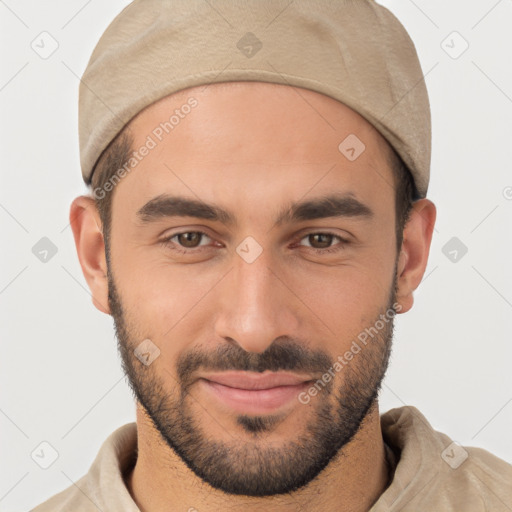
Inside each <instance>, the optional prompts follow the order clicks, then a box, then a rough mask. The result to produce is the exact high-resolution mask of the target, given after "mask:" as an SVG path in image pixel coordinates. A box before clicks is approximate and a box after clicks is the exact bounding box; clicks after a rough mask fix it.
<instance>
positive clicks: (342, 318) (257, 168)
mask: <svg viewBox="0 0 512 512" xmlns="http://www.w3.org/2000/svg"><path fill="white" fill-rule="evenodd" d="M190 98H194V100H195V102H196V104H195V106H194V107H192V108H188V109H187V108H182V106H183V105H185V104H187V101H188V104H189V105H191V104H192V103H191V100H190ZM176 109H178V110H179V111H180V113H181V115H179V116H178V117H179V121H178V122H177V123H176V124H175V125H174V126H173V128H172V131H171V129H169V127H167V128H168V130H169V133H166V131H165V130H163V129H162V125H161V124H160V123H163V122H165V121H168V120H169V118H170V116H171V115H172V114H173V112H174V111H175V110H176ZM158 127H160V130H158ZM130 128H131V134H132V136H133V138H134V149H136V148H140V147H141V146H143V145H145V144H146V145H147V144H148V141H149V139H148V136H150V138H151V139H152V140H153V141H154V142H155V146H154V147H152V148H151V149H150V150H149V151H148V153H147V155H146V156H145V157H144V158H143V159H141V161H140V162H138V163H137V165H136V167H134V168H133V170H131V171H130V172H129V173H128V174H126V175H125V176H124V177H123V178H122V180H121V181H120V182H119V184H117V185H116V188H115V190H114V196H113V208H112V222H111V237H110V251H109V256H110V258H109V261H110V262H109V268H108V284H109V306H110V311H111V313H112V315H113V317H114V320H115V325H116V330H117V335H118V341H119V347H120V352H121V356H122V361H123V367H124V370H125V372H126V373H127V375H128V378H129V381H130V385H131V387H132V389H133V391H134V393H135V395H136V397H137V399H138V401H139V402H140V404H141V405H142V407H143V408H144V409H145V412H146V413H147V415H148V416H149V418H151V420H152V422H153V424H154V426H155V427H156V429H157V430H158V431H159V433H160V434H161V436H162V439H163V440H164V441H165V442H166V443H167V445H168V446H169V447H170V448H171V449H172V450H174V451H175V452H176V453H177V454H178V455H179V456H180V457H181V458H182V459H183V461H184V462H185V463H186V464H187V466H188V467H189V468H190V469H191V470H192V471H193V472H194V473H195V474H196V475H197V476H199V477H200V478H202V479H203V480H204V481H206V482H208V483H209V484H210V485H212V486H213V487H215V488H218V489H221V490H223V491H225V492H226V493H231V494H243V495H250V496H268V495H274V494H280V493H287V492H290V491H292V490H295V489H297V488H299V487H301V486H304V485H306V484H307V483H308V482H310V481H311V480H312V479H313V478H315V477H316V476H317V475H318V474H319V473H320V472H321V471H322V469H324V468H325V467H326V465H327V464H328V463H329V462H330V461H331V460H333V459H335V458H336V457H339V456H340V453H341V452H342V449H343V447H344V446H345V445H346V444H347V443H348V442H349V441H350V440H351V439H352V438H353V437H354V435H355V434H356V432H357V431H358V429H359V427H360V425H361V423H362V421H363V420H364V418H365V417H366V416H367V414H368V412H369V410H370V408H371V406H372V405H373V404H374V402H375V400H376V397H377V393H378V390H379V387H380V384H381V380H382V378H383V376H384V373H385V371H386V367H387V363H388V358H389V353H390V347H391V339H392V332H393V316H394V313H395V310H397V311H399V310H400V305H397V303H396V289H395V286H396V265H397V254H396V247H395V244H396V239H395V203H394V188H393V177H392V172H391V170H390V169H389V167H388V163H387V158H386V155H387V150H388V148H387V146H386V142H385V141H384V139H383V138H382V137H381V136H380V135H379V134H378V133H377V132H376V131H375V130H374V129H373V128H372V126H371V125H369V123H367V122H366V121H365V120H364V119H363V118H362V117H361V116H359V115H358V114H357V113H355V112H354V111H352V110H351V109H349V108H348V107H346V106H345V105H343V104H341V103H339V102H337V101H335V100H333V99H331V98H328V97H326V96H323V95H320V94H318V93H314V92H312V91H309V90H305V89H296V88H291V87H287V86H280V85H275V84H265V83H254V82H244V83H227V84H215V85H210V86H208V87H207V88H206V89H205V88H204V87H198V88H194V89H189V90H186V91H182V92H180V93H179V94H176V95H173V96H170V97H168V98H166V99H164V100H162V101H159V102H157V103H155V104H154V105H152V106H151V107H149V108H148V109H146V110H144V111H143V112H142V113H141V114H139V115H138V116H137V118H136V119H135V120H134V121H133V122H132V123H131V125H130ZM157 134H159V136H157ZM350 134H352V136H354V135H355V136H356V137H357V139H359V141H361V142H362V143H363V144H364V151H362V152H360V149H361V148H362V147H363V146H362V145H356V146H354V142H353V141H354V140H356V139H354V138H352V144H349V146H350V147H352V146H353V147H355V151H354V152H352V151H350V150H349V151H348V153H347V151H345V152H342V151H340V149H339V145H340V143H342V141H344V140H345V139H346V138H347V136H349V135H350ZM159 138H161V140H159ZM349 140H350V139H349ZM358 144H359V143H358ZM149 145H151V146H152V144H151V143H150V144H149ZM343 147H345V146H343ZM345 149H346V147H345ZM359 153H360V154H359ZM354 154H355V155H356V158H355V159H354V158H353V157H354ZM347 155H348V156H350V158H347ZM145 340H146V341H145ZM148 340H150V341H148ZM141 344H142V345H141ZM158 351H159V352H158ZM139 352H143V356H142V359H143V362H141V360H140V359H139V358H138V357H137V353H139ZM156 355H157V357H156V358H155V356H156ZM148 363H150V364H148ZM269 376H270V377H269ZM271 378H277V379H281V380H271ZM223 379H224V380H223ZM241 388H243V389H241Z"/></svg>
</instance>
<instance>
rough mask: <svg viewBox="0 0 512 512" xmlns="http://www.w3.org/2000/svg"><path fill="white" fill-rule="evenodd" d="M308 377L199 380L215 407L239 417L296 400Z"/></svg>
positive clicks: (232, 375) (236, 375)
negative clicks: (219, 405) (238, 414)
mask: <svg viewBox="0 0 512 512" xmlns="http://www.w3.org/2000/svg"><path fill="white" fill-rule="evenodd" d="M312 380H313V379H312V378H311V376H308V375H303V376H300V375H297V374H293V373H287V372H275V373H263V374H261V373H256V372H222V373H216V374H209V375H206V376H203V377H201V378H200V379H199V383H200V385H201V387H202V388H203V389H204V390H205V391H206V392H207V393H208V394H209V396H210V397H211V398H213V399H214V401H216V402H217V403H220V404H221V405H223V406H224V407H227V408H228V409H230V410H234V411H235V412H239V413H253V414H265V413H271V412H275V411H276V410H277V409H280V408H282V407H284V406H285V405H288V404H289V403H290V402H293V401H294V400H295V401H296V402H297V404H298V403H299V402H298V400H297V397H298V395H299V394H300V393H301V392H302V391H304V389H306V388H307V387H308V386H310V384H311V382H312Z"/></svg>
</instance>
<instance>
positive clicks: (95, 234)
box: [69, 196, 110, 314]
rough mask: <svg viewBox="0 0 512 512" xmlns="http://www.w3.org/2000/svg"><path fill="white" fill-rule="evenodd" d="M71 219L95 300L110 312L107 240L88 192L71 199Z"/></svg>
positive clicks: (74, 235)
mask: <svg viewBox="0 0 512 512" xmlns="http://www.w3.org/2000/svg"><path fill="white" fill-rule="evenodd" d="M69 221H70V224H71V229H72V230H73V237H74V239H75V246H76V251H77V255H78V259H79V261H80V266H81V267H82V272H83V274H84V277H85V280H86V281H87V284H88V285H89V289H90V290H91V295H92V302H93V304H94V306H95V307H96V308H97V309H99V310H100V311H102V312H103V313H106V314H110V307H109V304H108V279H107V262H106V257H105V243H104V238H103V232H102V227H101V220H100V217H99V213H98V210H97V208H96V204H95V202H94V199H93V198H92V197H88V196H79V197H77V198H75V199H74V201H73V202H72V203H71V208H70V211H69Z"/></svg>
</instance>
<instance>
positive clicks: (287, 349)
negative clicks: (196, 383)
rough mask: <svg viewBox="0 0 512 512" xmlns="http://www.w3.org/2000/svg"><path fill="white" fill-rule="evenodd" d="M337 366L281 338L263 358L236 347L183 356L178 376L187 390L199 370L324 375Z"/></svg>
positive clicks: (322, 355) (322, 354)
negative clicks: (296, 372)
mask: <svg viewBox="0 0 512 512" xmlns="http://www.w3.org/2000/svg"><path fill="white" fill-rule="evenodd" d="M332 364H333V361H332V360H331V358H330V357H329V356H328V355H327V354H326V353H325V352H323V351H321V350H311V349H309V348H307V347H305V346H304V345H303V344H302V345H301V344H299V343H296V342H295V341H293V340H292V339H290V338H288V337H285V336H283V337H280V338H277V339H276V340H275V341H274V342H273V343H272V344H271V345H270V346H269V347H268V348H267V349H266V350H265V352H262V353H261V354H256V353H254V352H247V351H245V350H244V349H243V348H241V347H240V346H239V345H238V344H236V343H226V344H223V345H219V346H218V347H217V348H216V349H215V350H213V351H212V352H209V353H206V352H203V351H201V350H200V349H198V348H196V349H193V350H191V351H189V352H187V353H184V354H181V356H180V357H179V358H178V361H177V365H176V367H177V375H178V379H179V380H180V381H181V383H182V385H183V386H186V385H187V384H189V383H191V382H192V381H193V380H194V374H196V373H197V372H198V371H199V370H203V371H208V372H210V371H211V372H217V371H228V370H237V371H253V372H260V373H262V372H264V371H267V370H268V371H271V372H277V371H279V370H287V371H298V372H307V373H311V374H313V375H315V374H322V373H324V372H325V371H326V369H328V368H330V367H331V366H332Z"/></svg>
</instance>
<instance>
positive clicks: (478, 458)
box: [372, 406, 512, 512]
mask: <svg viewBox="0 0 512 512" xmlns="http://www.w3.org/2000/svg"><path fill="white" fill-rule="evenodd" d="M381 426H382V434H383V438H384V440H385V441H386V443H387V444H388V445H389V446H390V447H391V448H392V450H393V451H394V453H395V455H396V459H397V460H396V467H395V473H394V477H393V480H392V482H391V484H390V486H389V487H388V488H387V489H386V491H385V492H384V494H383V495H382V496H381V498H383V499H382V503H385V504H386V507H385V508H382V509H380V508H378V507H377V508H375V510H376V511H377V510H402V511H404V512H405V511H407V510H446V511H452V510H453V511H455V510H464V511H465V512H477V511H486V510H493V511H501V510H503V511H509V512H510V510H512V466H511V465H510V464H508V463H507V462H505V461H504V460H502V459H500V458H499V457H497V456H495V455H493V454H492V453H490V452H488V451H486V450H483V449H482V448H476V447H471V446H462V445H460V444H459V443H457V442H455V441H453V440H452V439H451V438H450V437H449V436H448V435H446V434H444V433H442V432H438V431H437V430H434V428H433V427H432V426H431V425H430V423H429V422H428V421H427V419H426V418H425V417H424V416H423V414H421V412H420V411H419V410H418V409H416V408H415V407H412V406H405V407H400V408H397V409H392V410H390V411H388V412H387V413H385V414H383V415H382V416H381ZM379 502H381V500H379V501H378V502H377V504H379ZM372 510H373V509H372Z"/></svg>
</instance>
